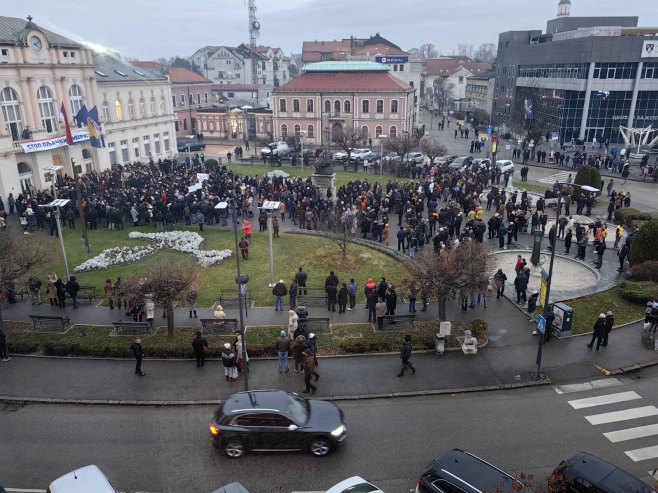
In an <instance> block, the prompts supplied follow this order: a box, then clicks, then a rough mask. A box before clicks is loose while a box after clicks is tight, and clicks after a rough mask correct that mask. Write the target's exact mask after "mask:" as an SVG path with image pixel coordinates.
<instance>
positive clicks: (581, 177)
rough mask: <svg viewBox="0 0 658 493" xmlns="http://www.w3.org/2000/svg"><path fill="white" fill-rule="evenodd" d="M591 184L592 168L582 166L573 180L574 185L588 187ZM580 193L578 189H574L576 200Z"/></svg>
mask: <svg viewBox="0 0 658 493" xmlns="http://www.w3.org/2000/svg"><path fill="white" fill-rule="evenodd" d="M591 182H592V168H590V167H589V166H587V165H583V167H582V168H580V169H579V170H578V173H576V178H574V183H575V184H576V185H590V184H591ZM581 193H582V191H581V189H580V187H574V191H573V194H574V197H575V198H578V197H580V194H581Z"/></svg>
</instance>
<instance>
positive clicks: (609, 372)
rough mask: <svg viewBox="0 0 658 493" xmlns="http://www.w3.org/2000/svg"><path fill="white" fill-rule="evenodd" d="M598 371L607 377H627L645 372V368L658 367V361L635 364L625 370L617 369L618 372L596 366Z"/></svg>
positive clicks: (624, 368)
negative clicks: (641, 371)
mask: <svg viewBox="0 0 658 493" xmlns="http://www.w3.org/2000/svg"><path fill="white" fill-rule="evenodd" d="M594 366H595V367H596V369H597V370H599V371H600V372H601V373H603V374H604V375H605V376H608V377H609V376H618V375H626V374H628V373H633V372H636V371H640V370H644V369H645V368H651V367H654V366H658V361H647V362H646V363H635V364H634V365H631V366H624V367H623V368H617V369H616V370H608V369H606V368H603V367H602V366H598V365H594Z"/></svg>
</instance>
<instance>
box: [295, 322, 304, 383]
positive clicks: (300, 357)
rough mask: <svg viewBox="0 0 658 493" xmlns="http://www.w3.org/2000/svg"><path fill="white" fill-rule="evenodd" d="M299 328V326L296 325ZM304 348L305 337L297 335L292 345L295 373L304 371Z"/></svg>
mask: <svg viewBox="0 0 658 493" xmlns="http://www.w3.org/2000/svg"><path fill="white" fill-rule="evenodd" d="M298 329H299V327H298ZM305 350H306V337H304V336H303V335H301V334H300V335H298V336H297V337H295V342H294V343H293V345H292V354H293V356H294V357H295V373H300V372H302V371H304V351H305Z"/></svg>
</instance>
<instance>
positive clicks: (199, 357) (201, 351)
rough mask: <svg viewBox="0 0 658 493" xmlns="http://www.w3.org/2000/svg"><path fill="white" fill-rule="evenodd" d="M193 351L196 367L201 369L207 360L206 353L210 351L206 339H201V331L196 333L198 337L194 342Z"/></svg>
mask: <svg viewBox="0 0 658 493" xmlns="http://www.w3.org/2000/svg"><path fill="white" fill-rule="evenodd" d="M192 349H194V355H195V356H196V367H197V368H201V367H202V366H203V363H204V362H205V359H206V352H207V351H208V341H207V340H206V338H205V337H201V331H200V330H197V331H196V337H195V338H194V340H193V341H192Z"/></svg>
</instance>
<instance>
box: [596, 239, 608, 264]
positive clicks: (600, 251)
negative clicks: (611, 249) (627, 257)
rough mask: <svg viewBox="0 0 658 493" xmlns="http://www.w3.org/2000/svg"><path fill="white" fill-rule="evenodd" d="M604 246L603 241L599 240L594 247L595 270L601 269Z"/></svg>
mask: <svg viewBox="0 0 658 493" xmlns="http://www.w3.org/2000/svg"><path fill="white" fill-rule="evenodd" d="M605 249H606V245H605V240H603V239H602V240H601V241H600V242H599V244H598V245H596V256H597V257H596V268H597V269H601V266H602V265H603V254H604V253H605Z"/></svg>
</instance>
